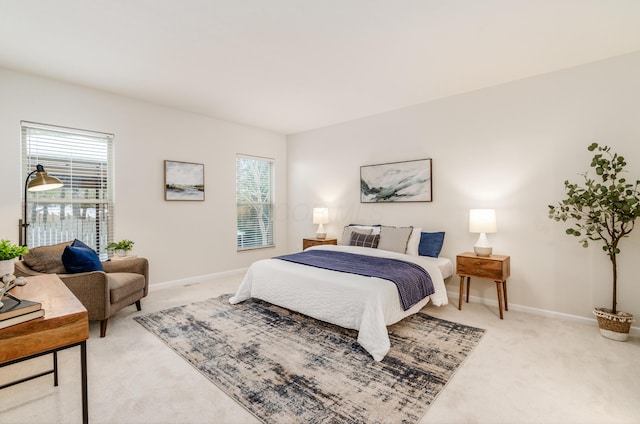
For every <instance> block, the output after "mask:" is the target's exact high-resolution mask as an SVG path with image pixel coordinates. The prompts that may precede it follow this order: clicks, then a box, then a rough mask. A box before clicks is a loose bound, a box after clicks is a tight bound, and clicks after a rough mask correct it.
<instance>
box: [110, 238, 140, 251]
mask: <svg viewBox="0 0 640 424" xmlns="http://www.w3.org/2000/svg"><path fill="white" fill-rule="evenodd" d="M134 243H135V242H133V241H131V240H120V241H118V242H113V241H112V242H111V243H109V244H108V245H107V249H112V250H124V251H125V252H128V251H129V250H131V249H133V245H134Z"/></svg>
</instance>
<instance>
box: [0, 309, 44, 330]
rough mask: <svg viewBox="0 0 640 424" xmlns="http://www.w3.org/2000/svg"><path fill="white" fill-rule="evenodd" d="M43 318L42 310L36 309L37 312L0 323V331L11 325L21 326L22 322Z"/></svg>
mask: <svg viewBox="0 0 640 424" xmlns="http://www.w3.org/2000/svg"><path fill="white" fill-rule="evenodd" d="M43 316H44V309H38V310H37V311H31V312H27V313H26V314H22V315H18V316H15V317H13V318H7V319H3V320H2V321H0V329H3V328H7V327H11V326H12V325H16V324H21V323H23V322H27V321H31V320H32V319H36V318H40V317H43Z"/></svg>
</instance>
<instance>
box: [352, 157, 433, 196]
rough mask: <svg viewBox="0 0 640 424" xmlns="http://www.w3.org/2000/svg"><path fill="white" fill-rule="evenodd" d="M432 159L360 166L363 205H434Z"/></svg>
mask: <svg viewBox="0 0 640 424" xmlns="http://www.w3.org/2000/svg"><path fill="white" fill-rule="evenodd" d="M431 189H432V185H431V159H419V160H411V161H405V162H392V163H383V164H379V165H365V166H361V167H360V202H361V203H385V202H431V201H432V195H431Z"/></svg>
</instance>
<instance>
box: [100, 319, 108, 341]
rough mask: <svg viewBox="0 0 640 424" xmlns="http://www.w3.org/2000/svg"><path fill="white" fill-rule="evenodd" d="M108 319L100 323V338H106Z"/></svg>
mask: <svg viewBox="0 0 640 424" xmlns="http://www.w3.org/2000/svg"><path fill="white" fill-rule="evenodd" d="M108 319H109V318H107V319H104V320H102V321H100V337H104V336H106V335H107V320H108Z"/></svg>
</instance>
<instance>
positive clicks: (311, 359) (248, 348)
mask: <svg viewBox="0 0 640 424" xmlns="http://www.w3.org/2000/svg"><path fill="white" fill-rule="evenodd" d="M229 297H230V295H223V296H220V297H218V298H212V299H208V300H206V301H203V302H198V303H193V304H190V305H185V306H179V307H175V308H171V309H167V310H164V311H160V312H156V313H152V314H149V315H145V316H139V317H136V318H134V319H135V320H136V321H137V322H139V323H140V324H142V325H143V326H144V327H145V328H146V329H147V330H149V331H150V332H152V333H153V334H155V335H156V336H158V337H159V338H160V339H161V340H162V341H163V342H165V343H166V344H167V345H168V346H169V347H171V348H172V349H173V350H175V351H176V352H177V353H178V354H179V355H180V356H182V357H183V358H184V359H185V360H186V361H188V362H189V363H190V364H191V365H193V366H194V367H195V368H196V369H198V370H199V371H200V372H202V373H203V374H204V375H205V376H207V377H208V378H209V379H210V380H211V381H212V382H213V383H214V384H216V385H217V386H218V387H220V388H221V389H222V390H223V391H224V392H225V393H227V394H228V395H229V396H231V397H232V398H233V399H235V400H236V401H237V402H238V403H240V404H241V405H242V406H244V407H245V408H246V409H247V410H248V411H250V412H251V413H253V414H254V415H255V416H256V417H258V418H259V419H260V420H262V421H263V422H265V423H376V422H379V423H387V422H388V423H400V422H410V423H415V422H418V421H419V420H420V418H421V417H422V416H423V415H424V414H425V412H426V411H427V409H428V407H429V405H431V403H432V402H433V401H434V400H435V398H436V396H437V395H438V393H439V392H440V391H441V390H442V389H443V388H444V386H445V385H446V384H447V382H448V381H449V379H450V378H451V376H452V375H453V374H454V372H455V371H456V370H457V368H458V367H459V366H460V364H461V363H462V362H463V361H464V359H465V358H466V357H467V355H468V354H469V353H470V352H471V351H472V350H473V348H474V347H475V346H476V345H477V344H478V342H479V341H480V339H481V338H482V336H483V335H484V332H485V330H483V329H479V328H474V327H469V326H465V325H461V324H456V323H453V322H449V321H445V320H441V319H438V318H433V317H430V316H428V315H426V314H424V313H418V314H416V315H412V316H411V317H409V318H406V319H404V320H402V321H401V322H399V323H397V324H395V325H393V326H390V327H389V336H390V339H391V350H390V351H389V353H388V354H387V356H386V357H385V359H384V360H383V361H382V362H375V361H374V360H373V359H372V358H371V356H369V354H367V352H366V351H365V350H364V349H362V348H361V347H360V345H359V344H358V343H357V342H356V338H357V333H356V331H354V330H347V329H344V328H341V327H338V326H335V325H332V324H327V323H324V322H321V321H317V320H315V319H313V318H309V317H307V316H305V315H302V314H298V313H295V312H291V311H289V310H287V309H283V308H280V307H277V306H274V305H271V304H269V303H266V302H262V301H259V300H248V301H245V302H243V303H240V304H238V305H230V304H229V302H228V299H229Z"/></svg>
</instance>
